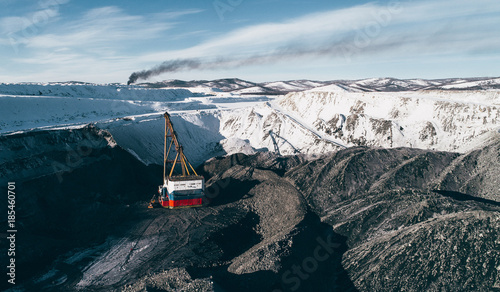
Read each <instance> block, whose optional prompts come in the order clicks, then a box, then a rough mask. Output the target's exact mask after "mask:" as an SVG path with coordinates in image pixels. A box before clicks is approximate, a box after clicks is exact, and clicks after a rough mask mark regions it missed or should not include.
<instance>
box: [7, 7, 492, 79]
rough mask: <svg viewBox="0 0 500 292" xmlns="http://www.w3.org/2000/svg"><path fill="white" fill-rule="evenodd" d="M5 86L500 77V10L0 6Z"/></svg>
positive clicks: (438, 8)
mask: <svg viewBox="0 0 500 292" xmlns="http://www.w3.org/2000/svg"><path fill="white" fill-rule="evenodd" d="M0 7H1V8H2V9H0V54H1V56H2V57H1V58H2V63H1V66H0V82H23V81H33V82H37V81H40V82H46V81H67V80H79V81H87V82H96V83H108V82H122V83H123V82H127V80H128V77H129V75H130V74H131V73H132V72H135V71H141V70H146V69H150V68H154V67H155V66H158V65H159V64H161V63H162V62H165V61H167V62H173V61H177V60H196V61H197V64H198V65H197V66H196V67H191V68H185V67H181V68H177V69H176V70H174V71H172V72H165V73H162V74H160V75H157V76H151V77H150V79H149V81H160V80H164V79H186V80H193V79H217V78H228V77H238V78H242V79H247V80H251V81H273V80H290V79H317V80H333V79H360V78H369V77H396V78H445V77H479V76H500V2H498V1H494V0H475V1H470V0H455V1H450V0H432V1H427V0H425V1H419V0H413V1H405V0H391V1H375V2H373V1H355V0H353V1H324V0H317V1H305V0H303V1H300V0H288V1H285V0H270V1H263V0H197V1H165V0H163V1H142V2H140V1H128V0H121V1H75V0H73V1H72V0H40V1H27V0H0Z"/></svg>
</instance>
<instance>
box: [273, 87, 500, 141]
mask: <svg viewBox="0 0 500 292" xmlns="http://www.w3.org/2000/svg"><path fill="white" fill-rule="evenodd" d="M499 95H500V93H499V92H488V91H482V92H479V91H477V92H461V93H458V92H453V93H450V92H440V91H429V92H419V93H411V92H403V93H339V92H301V93H291V94H288V95H286V96H285V97H282V98H280V99H278V100H277V101H276V103H277V104H278V105H279V106H281V107H282V108H283V109H285V110H286V111H288V112H291V113H293V114H294V115H296V116H298V117H299V118H300V119H301V121H302V123H305V124H308V125H311V126H313V127H314V128H315V129H316V130H318V131H320V132H321V133H323V134H324V135H325V137H329V138H331V139H339V140H341V141H342V142H343V143H345V144H347V145H349V146H352V145H370V146H380V147H403V146H404V147H417V148H425V149H436V150H447V151H457V150H459V149H464V148H467V147H466V146H465V145H467V144H469V143H472V141H473V140H475V139H476V138H477V137H479V136H482V135H486V134H487V133H489V132H491V131H495V130H496V129H498V128H499V124H500V111H499V106H500V99H499ZM471 145H472V144H471Z"/></svg>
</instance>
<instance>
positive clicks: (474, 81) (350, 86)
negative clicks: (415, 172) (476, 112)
mask: <svg viewBox="0 0 500 292" xmlns="http://www.w3.org/2000/svg"><path fill="white" fill-rule="evenodd" d="M140 85H141V86H145V87H150V88H194V87H197V88H217V89H220V90H221V91H224V92H233V93H237V94H271V95H277V94H286V93H289V92H297V91H306V90H311V89H314V90H320V88H322V87H325V86H326V88H328V86H333V87H334V88H342V89H344V90H346V91H349V92H401V91H418V90H491V89H500V78H498V77H496V78H489V77H484V78H449V79H433V80H426V79H396V78H368V79H361V80H332V81H314V80H289V81H276V82H263V83H256V82H250V81H245V80H241V79H237V78H229V79H218V80H212V81H207V80H191V81H183V80H166V81H162V82H157V83H143V84H140ZM323 91H324V90H323Z"/></svg>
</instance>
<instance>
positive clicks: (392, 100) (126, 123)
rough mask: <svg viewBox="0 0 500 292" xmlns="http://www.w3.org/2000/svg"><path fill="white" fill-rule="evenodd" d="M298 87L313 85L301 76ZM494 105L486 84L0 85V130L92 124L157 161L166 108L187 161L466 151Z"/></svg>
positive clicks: (491, 123) (496, 97) (497, 96)
mask: <svg viewBox="0 0 500 292" xmlns="http://www.w3.org/2000/svg"><path fill="white" fill-rule="evenodd" d="M235 80H236V81H237V82H238V83H239V84H240V85H242V86H243V85H248V84H246V83H245V82H244V81H241V80H239V79H228V80H225V82H226V83H227V82H236V81H235ZM455 81H456V80H455ZM219 82H222V81H219ZM343 82H344V83H347V81H343ZM457 82H458V81H457ZM226 83H225V86H226V85H227V86H229V85H228V84H226ZM306 83H307V84H308V86H313V85H318V83H314V82H312V81H307V80H305V81H301V84H306ZM354 83H356V84H358V85H359V86H360V88H361V87H367V86H375V85H377V86H385V85H388V84H399V86H403V85H404V84H402V83H399V81H397V80H394V79H391V78H385V79H371V80H364V81H362V82H361V81H356V82H354ZM290 84H292V83H290V82H289V81H286V82H283V83H275V84H273V86H282V88H285V87H286V86H288V85H290ZM411 84H419V85H420V86H429V85H430V84H429V82H427V81H423V80H413V81H412V82H411ZM212 85H214V84H212ZM292 85H293V84H292ZM292 85H290V86H292ZM294 86H299V85H297V84H295V85H294ZM405 86H406V85H405ZM251 88H253V87H248V89H251ZM289 88H291V87H289ZM40 94H41V95H40ZM499 107H500V92H499V91H494V90H490V91H473V90H468V91H449V90H440V91H435V90H434V91H433V90H429V91H417V92H415V91H408V92H364V91H361V89H355V88H353V87H349V86H348V85H345V84H330V85H326V86H321V87H316V88H313V89H309V90H307V91H302V92H296V93H290V94H287V95H285V96H262V95H255V94H254V95H239V94H237V93H235V92H223V91H221V90H218V89H215V90H213V89H210V87H199V85H196V87H194V88H185V89H178V88H177V89H174V88H147V87H144V86H125V85H116V84H113V85H93V84H81V83H61V84H0V117H1V118H0V134H9V133H12V132H15V131H26V130H31V129H54V128H62V127H81V126H83V125H85V124H87V123H95V124H96V125H97V126H98V127H99V128H103V129H107V130H109V132H110V133H111V134H112V135H113V137H114V138H115V140H116V141H117V143H118V144H119V145H120V146H122V147H124V148H125V149H127V150H128V151H129V152H130V153H132V154H133V155H135V156H136V157H138V158H139V159H140V160H142V161H143V162H144V163H146V164H150V163H157V164H161V163H162V160H161V159H162V147H163V130H164V128H163V127H164V125H163V116H162V114H163V113H164V112H165V111H168V112H169V113H171V115H172V119H173V121H174V124H175V127H176V130H177V132H178V133H179V136H180V140H181V142H182V143H183V144H184V146H185V151H186V153H187V154H188V157H189V158H190V159H191V161H192V162H193V163H194V164H199V163H202V162H203V161H205V160H206V159H208V158H211V157H213V156H216V155H221V154H227V153H229V154H231V153H236V152H244V153H247V154H250V153H254V152H256V151H261V150H269V151H279V152H280V154H284V155H286V154H295V153H304V154H323V153H325V152H329V151H335V150H338V149H341V148H343V147H345V146H356V145H370V146H380V147H417V148H425V149H436V150H447V151H460V152H466V151H468V150H470V149H472V148H474V147H476V146H479V145H481V143H483V141H487V140H488V139H490V138H491V133H492V132H495V131H497V130H498V128H499V126H498V125H499V124H500V123H499V122H500V113H499V110H498V109H499Z"/></svg>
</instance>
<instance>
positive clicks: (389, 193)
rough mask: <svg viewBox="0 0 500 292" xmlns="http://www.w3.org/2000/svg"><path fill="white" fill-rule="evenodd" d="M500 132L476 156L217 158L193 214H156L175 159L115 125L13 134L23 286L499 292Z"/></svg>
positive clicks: (359, 152) (10, 146)
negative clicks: (149, 150)
mask: <svg viewBox="0 0 500 292" xmlns="http://www.w3.org/2000/svg"><path fill="white" fill-rule="evenodd" d="M498 136H499V135H496V136H495V137H493V138H492V139H491V140H490V142H489V144H488V145H485V146H483V147H481V148H478V149H477V150H474V151H471V152H468V153H465V154H459V153H453V152H439V151H431V150H421V149H412V148H393V149H383V148H371V147H351V148H347V149H344V150H339V151H337V152H331V153H325V154H324V155H322V156H311V155H303V154H297V155H289V156H280V155H278V154H275V153H271V152H258V153H257V154H254V155H245V154H234V155H229V156H226V157H217V158H213V159H211V160H209V161H207V162H205V163H204V164H202V165H201V166H199V167H198V171H199V172H200V173H201V174H203V175H204V176H205V179H206V181H207V186H208V188H207V200H206V202H205V203H204V206H203V207H200V208H194V209H179V210H168V209H161V208H158V209H152V210H151V209H147V205H148V202H149V199H150V198H151V196H152V195H153V194H154V193H155V192H156V188H157V185H158V184H159V182H161V175H162V167H161V166H158V165H155V164H151V165H149V166H146V165H144V164H143V163H141V162H140V161H139V160H138V159H137V158H136V157H135V156H134V155H132V154H130V153H129V152H127V151H126V150H124V149H122V148H121V147H120V146H119V145H117V144H116V142H115V141H114V139H113V137H112V136H111V134H109V132H107V131H104V130H101V129H99V128H96V127H94V126H88V127H84V128H78V129H61V130H51V131H36V130H35V131H27V132H23V133H18V134H11V135H9V136H2V137H0V147H1V149H2V151H3V153H9V154H12V155H5V157H8V158H3V159H2V161H0V165H1V167H0V172H1V173H2V178H5V177H9V178H10V179H11V180H16V184H17V198H16V200H17V202H18V203H17V206H16V208H17V209H16V210H17V218H18V219H17V220H18V225H19V226H18V235H17V236H18V239H17V250H18V254H17V258H16V259H17V267H18V273H17V277H18V281H19V283H22V284H21V285H19V286H18V287H17V288H18V289H21V290H26V291H110V290H115V291H500V276H499V270H500V236H499V235H500V234H499V233H500V189H499V186H500V156H499V155H500V154H499V153H500V138H499V137H498ZM51 145H56V146H51ZM68 147H69V148H68ZM68 149H76V152H75V151H73V152H71V151H69V150H68ZM14 154H15V155H14ZM12 157H15V159H14V158H12ZM54 162H61V163H60V164H57V163H55V164H54ZM68 162H69V163H68ZM61 165H62V166H61ZM68 166H70V167H68ZM58 167H59V168H58ZM64 167H66V168H64ZM3 184H4V182H3V181H2V185H3ZM1 257H2V258H1V260H2V262H5V261H7V260H8V259H6V258H4V257H6V254H3V253H2V255H1ZM4 283H6V281H3V282H2V288H7V286H5V285H4Z"/></svg>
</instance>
